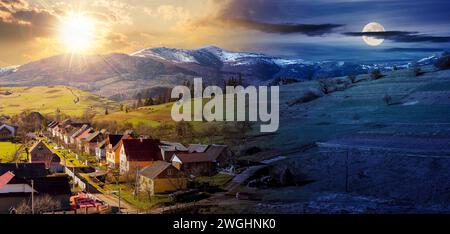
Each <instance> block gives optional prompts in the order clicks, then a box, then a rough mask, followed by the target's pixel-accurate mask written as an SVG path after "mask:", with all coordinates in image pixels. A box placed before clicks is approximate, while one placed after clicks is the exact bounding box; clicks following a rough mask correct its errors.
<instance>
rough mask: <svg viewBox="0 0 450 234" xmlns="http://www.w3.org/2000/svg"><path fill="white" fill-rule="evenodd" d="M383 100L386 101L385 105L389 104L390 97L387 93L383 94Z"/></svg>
mask: <svg viewBox="0 0 450 234" xmlns="http://www.w3.org/2000/svg"><path fill="white" fill-rule="evenodd" d="M383 101H384V102H385V103H386V105H388V106H389V105H391V102H392V97H391V96H390V95H389V94H385V95H384V96H383Z"/></svg>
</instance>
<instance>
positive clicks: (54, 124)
mask: <svg viewBox="0 0 450 234" xmlns="http://www.w3.org/2000/svg"><path fill="white" fill-rule="evenodd" d="M58 124H59V122H58V121H53V122H51V123H50V124H49V125H48V127H49V128H54V127H56V126H58Z"/></svg>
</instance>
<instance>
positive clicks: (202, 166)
mask: <svg viewBox="0 0 450 234" xmlns="http://www.w3.org/2000/svg"><path fill="white" fill-rule="evenodd" d="M171 161H172V165H173V166H174V167H175V168H177V169H178V170H180V171H182V172H184V173H185V174H187V175H192V176H210V175H213V174H214V173H215V169H216V167H215V164H214V162H213V161H212V160H211V159H210V157H209V155H208V154H207V153H175V154H173V156H172V159H171Z"/></svg>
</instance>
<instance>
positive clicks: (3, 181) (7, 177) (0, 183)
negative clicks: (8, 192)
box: [0, 171, 15, 189]
mask: <svg viewBox="0 0 450 234" xmlns="http://www.w3.org/2000/svg"><path fill="white" fill-rule="evenodd" d="M14 176H15V175H14V174H13V173H12V172H10V171H7V172H6V173H5V174H3V175H1V176H0V189H2V188H3V187H4V186H5V185H7V184H8V183H9V181H11V180H12V178H14Z"/></svg>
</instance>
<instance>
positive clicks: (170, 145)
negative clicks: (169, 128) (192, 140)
mask: <svg viewBox="0 0 450 234" xmlns="http://www.w3.org/2000/svg"><path fill="white" fill-rule="evenodd" d="M161 144H162V145H161V146H160V147H161V149H163V150H167V151H188V148H186V146H184V145H183V144H181V143H178V142H169V141H161Z"/></svg>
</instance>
